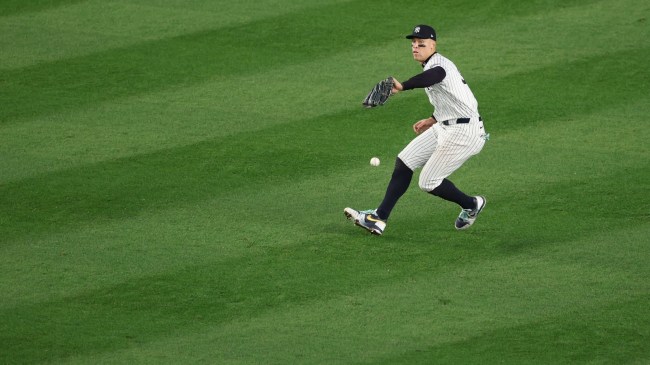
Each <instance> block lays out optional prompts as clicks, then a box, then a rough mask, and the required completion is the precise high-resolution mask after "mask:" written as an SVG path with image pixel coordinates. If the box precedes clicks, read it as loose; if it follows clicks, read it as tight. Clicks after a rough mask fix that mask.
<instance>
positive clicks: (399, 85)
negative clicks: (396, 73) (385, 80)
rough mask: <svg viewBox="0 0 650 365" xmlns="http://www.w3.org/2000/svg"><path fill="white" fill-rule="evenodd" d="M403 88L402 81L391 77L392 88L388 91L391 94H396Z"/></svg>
mask: <svg viewBox="0 0 650 365" xmlns="http://www.w3.org/2000/svg"><path fill="white" fill-rule="evenodd" d="M402 90H404V87H403V86H402V83H401V82H399V81H397V79H396V78H394V77H393V88H392V89H391V91H390V93H391V94H397V93H398V92H400V91H402Z"/></svg>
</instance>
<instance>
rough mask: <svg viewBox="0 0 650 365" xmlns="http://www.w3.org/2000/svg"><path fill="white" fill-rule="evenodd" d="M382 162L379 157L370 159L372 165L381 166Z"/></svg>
mask: <svg viewBox="0 0 650 365" xmlns="http://www.w3.org/2000/svg"><path fill="white" fill-rule="evenodd" d="M380 163H381V161H379V159H378V158H377V157H373V158H371V159H370V164H371V165H372V166H379V164H380Z"/></svg>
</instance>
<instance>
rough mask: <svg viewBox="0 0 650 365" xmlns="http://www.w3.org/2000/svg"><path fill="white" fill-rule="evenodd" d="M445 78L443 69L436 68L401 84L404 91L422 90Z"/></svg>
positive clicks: (445, 73) (445, 74)
mask: <svg viewBox="0 0 650 365" xmlns="http://www.w3.org/2000/svg"><path fill="white" fill-rule="evenodd" d="M445 76H447V72H445V69H444V68H442V67H440V66H436V67H433V68H430V69H428V70H426V71H424V72H422V73H420V74H417V75H415V76H413V77H411V78H410V79H408V80H406V81H404V82H402V87H403V89H404V90H412V89H423V88H425V87H429V86H432V85H435V84H437V83H439V82H442V80H444V79H445Z"/></svg>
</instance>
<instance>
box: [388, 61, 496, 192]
mask: <svg viewBox="0 0 650 365" xmlns="http://www.w3.org/2000/svg"><path fill="white" fill-rule="evenodd" d="M436 66H441V67H443V68H444V69H445V72H446V76H445V79H444V80H443V81H442V82H440V83H438V84H435V85H433V86H430V87H427V88H426V89H425V91H426V93H427V96H428V97H429V101H430V102H431V104H432V105H433V106H434V108H435V112H434V114H433V115H434V117H435V118H436V120H438V121H439V122H438V123H436V124H434V125H433V126H432V127H431V128H429V129H427V130H426V131H424V132H423V133H421V134H420V135H419V136H417V137H416V138H415V139H413V140H412V141H411V143H409V144H408V145H407V146H406V147H405V148H404V149H403V150H402V151H401V152H400V153H399V155H398V157H399V158H400V159H401V160H402V161H403V162H404V164H406V166H408V167H409V168H410V169H412V170H415V169H417V168H420V167H422V172H421V173H420V178H419V186H420V189H422V190H424V191H426V192H430V191H432V190H433V189H435V188H436V187H437V186H438V185H440V183H441V182H442V180H443V179H444V178H446V177H448V176H449V175H451V174H452V173H453V172H454V171H456V170H457V169H458V168H460V167H461V166H462V165H463V163H465V161H467V160H468V159H469V158H470V157H472V156H474V155H476V154H477V153H479V152H480V151H481V149H483V145H484V144H485V135H486V133H485V128H484V126H483V122H482V121H480V120H479V113H478V103H477V101H476V98H475V97H474V94H472V91H471V90H470V89H469V87H468V86H467V84H466V83H465V80H464V79H463V77H462V76H461V74H460V72H458V69H457V68H456V65H454V63H453V62H451V61H450V60H449V59H447V58H445V57H443V56H442V55H440V54H439V53H436V54H434V55H433V56H432V57H431V58H430V59H429V61H428V62H427V63H426V65H425V67H424V69H425V70H428V69H430V68H433V67H436ZM458 118H471V119H470V122H469V123H466V124H451V125H444V124H442V123H441V122H442V121H447V120H451V121H452V122H453V121H455V120H456V119H458Z"/></svg>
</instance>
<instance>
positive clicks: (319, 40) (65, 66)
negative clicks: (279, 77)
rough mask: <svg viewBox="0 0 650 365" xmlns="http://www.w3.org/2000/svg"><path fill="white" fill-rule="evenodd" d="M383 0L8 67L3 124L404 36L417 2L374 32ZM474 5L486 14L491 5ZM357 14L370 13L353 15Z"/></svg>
mask: <svg viewBox="0 0 650 365" xmlns="http://www.w3.org/2000/svg"><path fill="white" fill-rule="evenodd" d="M382 4H383V5H385V6H386V7H390V5H389V2H388V1H386V0H384V1H382V2H380V3H377V2H376V1H375V2H373V5H372V6H368V4H367V2H365V1H355V2H349V3H345V4H334V5H327V6H321V7H318V8H310V9H304V10H301V11H296V12H292V13H290V14H286V15H281V16H274V17H268V18H265V19H262V20H256V21H252V22H249V23H246V24H242V25H233V26H228V27H222V28H218V29H212V30H205V31H199V32H195V33H191V34H184V35H180V36H176V37H171V38H166V39H162V40H155V41H149V42H142V43H138V44H135V45H133V46H129V47H124V48H119V49H112V50H108V51H105V52H99V53H95V54H92V55H87V56H81V57H74V55H71V57H70V58H68V59H65V60H61V61H55V62H48V63H43V64H40V65H35V66H31V67H26V68H22V69H17V70H3V71H0V80H3V88H2V89H0V92H2V93H1V94H0V96H1V97H2V98H3V99H5V100H12V102H11V103H8V107H7V108H3V110H2V111H1V112H0V123H6V122H8V121H13V120H15V119H17V118H25V117H33V116H36V115H41V114H43V113H49V112H52V111H55V110H67V109H70V108H75V107H76V106H79V105H85V104H87V103H92V102H97V101H102V100H111V99H114V98H116V97H119V96H124V95H137V94H141V93H143V92H147V91H152V90H160V89H161V88H166V87H169V86H179V85H187V84H193V83H196V82H200V81H201V80H205V79H207V78H210V77H214V76H216V75H220V76H224V75H234V74H241V73H251V72H252V73H254V72H255V71H256V70H268V69H269V68H274V67H277V66H278V65H281V64H286V63H288V62H292V63H300V62H305V61H306V60H309V59H313V58H318V57H320V56H324V55H327V54H328V53H330V52H337V50H344V49H353V48H355V47H359V46H360V45H364V44H368V43H372V44H378V43H385V42H387V41H389V40H391V39H396V38H401V37H397V36H395V34H396V32H403V29H404V24H405V23H407V24H410V23H411V22H412V20H411V19H412V14H413V13H412V10H413V9H411V7H409V6H403V7H400V8H397V9H395V12H393V13H392V16H391V17H390V18H388V19H385V24H384V26H383V27H380V28H377V27H374V28H373V32H368V27H369V26H371V25H373V23H374V19H378V18H381V16H382V15H383V14H384V10H383V9H384V7H383V6H382ZM543 5H545V2H539V3H534V4H531V5H529V6H527V7H522V9H526V11H529V12H530V11H535V10H540V9H544V6H543ZM411 6H414V5H411ZM471 8H475V9H477V10H476V11H477V14H483V15H482V17H483V18H485V17H486V14H485V9H484V8H480V7H479V8H477V7H476V6H473V7H471ZM490 10H492V11H494V10H495V9H490ZM481 11H483V13H481ZM358 13H363V14H364V17H363V18H361V19H360V18H359V17H356V16H354V15H353V14H358ZM343 14H344V15H343ZM452 14H457V13H450V16H449V18H448V19H450V20H453V15H452ZM456 16H458V17H460V16H459V15H456ZM463 19H466V17H465V16H463ZM450 20H447V21H450ZM457 20H459V19H457ZM450 24H454V23H453V22H452V23H450ZM333 25H337V26H336V31H332V28H333ZM456 26H458V25H456ZM251 29H255V32H256V34H257V36H256V38H255V47H254V49H255V51H254V52H252V51H251V46H250V45H249V43H247V42H245V41H242V40H241V37H242V35H243V34H248V33H249V32H250V30H251ZM400 34H401V33H400ZM238 55H241V56H238Z"/></svg>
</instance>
